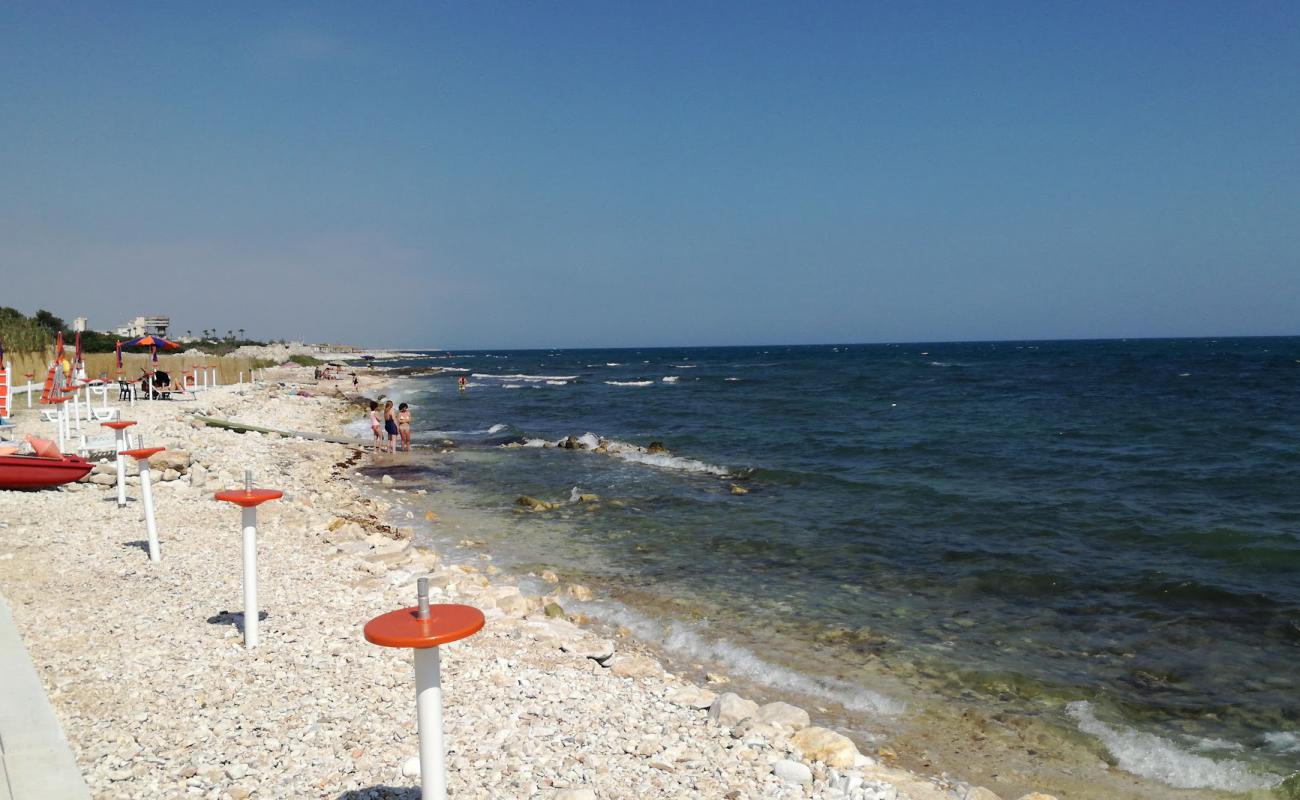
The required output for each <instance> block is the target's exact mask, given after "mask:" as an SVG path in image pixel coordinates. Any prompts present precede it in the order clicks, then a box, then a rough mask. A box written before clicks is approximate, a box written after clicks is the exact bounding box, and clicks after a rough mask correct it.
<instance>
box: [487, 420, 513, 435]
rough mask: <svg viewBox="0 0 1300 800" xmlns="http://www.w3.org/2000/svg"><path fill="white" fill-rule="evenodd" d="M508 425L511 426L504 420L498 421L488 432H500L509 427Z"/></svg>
mask: <svg viewBox="0 0 1300 800" xmlns="http://www.w3.org/2000/svg"><path fill="white" fill-rule="evenodd" d="M508 427H510V426H509V425H507V424H505V423H504V422H498V423H497V424H495V425H493V426H492V427H491V428H488V429H487V432H488V433H500V432H501V431H503V430H505V429H506V428H508Z"/></svg>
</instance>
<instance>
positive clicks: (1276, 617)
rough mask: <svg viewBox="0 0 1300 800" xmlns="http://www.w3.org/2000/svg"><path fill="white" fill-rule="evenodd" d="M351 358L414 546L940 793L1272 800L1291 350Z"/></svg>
mask: <svg viewBox="0 0 1300 800" xmlns="http://www.w3.org/2000/svg"><path fill="white" fill-rule="evenodd" d="M379 363H380V364H381V365H382V366H384V367H389V368H395V369H396V370H397V374H398V375H399V376H400V377H397V378H395V381H394V383H393V385H392V387H391V390H390V392H389V394H390V396H391V397H393V398H394V399H395V400H398V401H400V402H407V403H409V404H410V405H411V407H412V409H413V415H414V419H415V422H414V430H415V434H414V438H415V441H416V443H417V445H418V448H417V449H416V450H415V451H414V452H412V453H411V454H409V455H402V454H399V455H398V456H396V457H387V456H384V457H380V458H379V459H378V462H377V463H376V465H375V466H374V469H375V470H378V471H382V472H384V473H385V474H389V473H392V474H395V475H396V476H397V477H399V479H400V481H401V483H402V485H403V486H405V487H407V488H411V487H413V486H418V487H421V488H425V489H426V491H428V492H429V494H428V495H427V498H428V503H429V504H430V505H429V508H430V509H431V510H433V511H435V513H434V514H433V515H421V516H417V517H416V521H417V523H418V524H419V525H420V536H422V537H424V538H426V539H428V540H430V541H431V542H433V543H436V544H438V545H440V546H442V547H445V548H450V549H451V551H453V552H455V553H459V554H460V557H463V558H465V559H467V560H468V559H471V558H474V557H475V555H476V553H478V552H487V553H490V554H491V557H492V558H493V563H495V564H497V565H498V566H499V567H501V568H503V569H507V570H512V571H514V572H515V573H516V574H518V575H521V576H525V578H526V579H531V578H528V576H535V575H539V574H540V573H541V572H542V571H543V570H553V571H555V572H556V573H558V574H559V575H560V576H562V578H563V579H564V580H565V581H566V582H580V583H584V584H587V585H589V586H591V587H593V588H594V589H596V591H597V594H598V596H599V597H600V598H601V599H599V600H597V601H593V602H592V603H586V604H583V603H576V602H575V601H568V600H566V601H565V606H566V610H568V611H575V610H578V611H581V612H582V613H587V614H589V615H590V616H591V617H592V618H593V619H594V620H596V621H597V622H598V623H600V624H604V625H607V626H609V627H610V628H611V629H618V630H619V631H620V632H621V633H628V632H630V633H631V634H632V635H635V636H637V637H639V638H641V639H643V640H645V641H647V642H649V643H651V644H652V645H653V646H655V647H657V648H659V649H660V650H661V652H662V653H663V655H664V657H665V659H668V660H669V662H670V664H671V665H672V666H673V667H674V668H675V669H676V671H678V672H680V673H682V674H686V675H688V676H690V677H693V678H696V679H698V680H700V681H701V682H703V681H704V680H705V677H704V676H705V674H706V673H710V672H711V673H716V674H718V675H725V676H727V677H728V678H729V679H730V680H732V681H734V682H736V685H738V686H742V685H743V686H746V687H752V691H754V692H757V693H758V694H759V695H760V696H765V697H768V698H777V697H786V698H788V697H794V698H796V699H799V700H801V701H802V702H804V704H805V705H807V706H808V707H809V708H810V709H812V710H813V711H814V717H815V718H817V717H819V718H821V719H823V720H829V721H830V722H833V723H834V724H835V725H836V726H837V727H839V728H841V729H845V730H848V731H850V732H851V733H852V735H853V736H854V738H855V739H857V740H858V741H859V744H860V746H861V747H862V749H863V750H864V752H868V753H871V754H873V755H877V757H880V758H884V759H885V760H887V761H889V762H891V763H892V762H894V761H897V763H900V764H901V765H904V766H909V767H913V768H920V769H922V770H923V771H925V770H926V769H928V770H929V771H931V772H934V773H938V772H944V773H946V774H950V775H955V776H959V777H962V778H964V779H969V780H971V781H972V782H979V781H981V780H983V781H986V782H990V781H991V782H992V784H993V785H995V786H996V785H999V784H998V783H997V782H998V781H1002V784H1000V785H1002V786H1004V787H1005V786H1008V785H1015V786H1020V785H1023V786H1025V787H1028V788H1038V789H1043V790H1048V789H1053V788H1055V789H1056V790H1057V791H1060V792H1062V793H1063V796H1068V797H1092V796H1096V797H1117V796H1130V795H1131V796H1149V797H1157V796H1168V797H1182V796H1187V797H1202V796H1204V797H1220V796H1227V797H1230V796H1237V795H1245V794H1247V793H1250V792H1252V791H1253V792H1256V794H1255V795H1252V796H1260V795H1259V794H1258V793H1259V792H1264V795H1263V796H1279V797H1280V796H1286V797H1291V796H1292V795H1291V794H1288V793H1286V792H1289V791H1292V790H1294V791H1297V792H1300V788H1297V787H1296V784H1298V783H1300V778H1294V777H1292V778H1291V779H1290V780H1289V781H1287V784H1286V785H1287V788H1286V789H1282V788H1278V787H1280V786H1281V785H1282V783H1283V781H1286V780H1287V779H1288V777H1289V776H1293V775H1294V773H1296V771H1297V769H1300V338H1224V339H1164V340H1106V341H998V342H965V343H963V342H959V343H938V342H934V343H916V344H840V345H818V346H760V347H696V348H642V349H584V350H512V351H465V352H455V353H448V352H441V351H437V352H428V353H412V354H407V355H405V356H403V357H402V358H400V359H395V360H387V361H382V362H379ZM459 378H464V381H465V384H466V385H465V387H464V388H463V389H462V388H459V386H458V384H459V380H458V379H459ZM570 437H573V438H572V439H570ZM566 442H567V443H568V444H569V445H570V446H568V447H566V446H564V445H565V444H566ZM521 495H526V496H529V497H534V498H537V499H540V500H543V501H545V502H548V503H554V504H555V505H556V507H555V508H553V509H551V510H548V511H542V512H532V511H527V510H525V509H524V508H523V507H522V506H520V505H518V504H517V503H516V500H517V498H519V497H520V496H521ZM582 495H595V498H591V497H587V498H582V497H581V496H582ZM545 588H548V587H545V586H541V587H540V588H539V591H540V590H541V589H545ZM712 688H715V689H718V690H725V689H724V688H723V687H720V686H713V687H712ZM726 688H730V687H726ZM981 764H983V765H985V766H984V767H981V766H980V765H981ZM999 770H1001V772H1002V773H1003V774H1000V775H999V774H997V773H998V772H999ZM1108 780H1109V781H1110V783H1109V784H1108V783H1107V781H1108ZM1017 781H1019V783H1016V782H1017ZM1121 784H1123V789H1124V791H1127V792H1130V794H1129V795H1126V794H1124V793H1123V792H1122V791H1120V789H1119V788H1116V787H1119V786H1120V785H1121ZM1107 786H1110V787H1111V788H1106V787H1107ZM1089 787H1092V788H1089ZM1096 787H1101V788H1096ZM1134 787H1136V788H1134ZM1143 787H1145V788H1143ZM1162 792H1163V794H1162ZM1273 792H1275V793H1276V795H1273V794H1272V793H1273ZM1011 796H1016V795H1011ZM1295 796H1300V794H1297V795H1295Z"/></svg>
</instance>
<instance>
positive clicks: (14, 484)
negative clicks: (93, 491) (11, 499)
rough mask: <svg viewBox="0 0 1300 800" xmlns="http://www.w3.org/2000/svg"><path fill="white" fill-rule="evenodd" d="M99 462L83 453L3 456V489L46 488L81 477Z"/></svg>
mask: <svg viewBox="0 0 1300 800" xmlns="http://www.w3.org/2000/svg"><path fill="white" fill-rule="evenodd" d="M94 468H95V465H94V464H92V463H90V462H89V461H87V460H86V459H84V458H81V457H79V456H63V457H62V458H44V457H42V456H0V489H44V488H45V487H46V486H61V485H63V484H65V483H72V482H73V481H79V480H81V479H82V478H83V477H84V476H85V475H86V473H88V472H90V471H91V470H92V469H94Z"/></svg>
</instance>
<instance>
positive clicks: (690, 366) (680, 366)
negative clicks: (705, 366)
mask: <svg viewBox="0 0 1300 800" xmlns="http://www.w3.org/2000/svg"><path fill="white" fill-rule="evenodd" d="M698 366H699V364H673V369H695V368H696V367H698Z"/></svg>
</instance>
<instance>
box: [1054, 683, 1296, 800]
mask: <svg viewBox="0 0 1300 800" xmlns="http://www.w3.org/2000/svg"><path fill="white" fill-rule="evenodd" d="M1065 713H1067V714H1068V715H1070V717H1071V718H1072V719H1074V721H1075V722H1076V723H1077V724H1078V726H1079V730H1081V731H1083V732H1084V733H1086V734H1089V735H1091V736H1095V737H1097V738H1098V739H1100V740H1101V743H1102V744H1104V745H1105V746H1106V749H1107V750H1109V751H1110V754H1111V755H1112V756H1114V757H1115V761H1116V762H1117V763H1118V764H1119V766H1120V768H1121V769H1124V770H1127V771H1129V772H1132V773H1133V774H1135V775H1141V776H1143V777H1146V778H1155V779H1156V780H1158V781H1162V782H1164V783H1167V784H1169V785H1170V786H1174V787H1176V788H1179V789H1220V790H1222V791H1225V792H1246V791H1250V790H1251V789H1263V788H1266V787H1269V786H1272V785H1274V784H1276V783H1278V782H1279V781H1280V780H1282V778H1281V777H1280V776H1278V775H1267V774H1262V773H1259V772H1255V771H1253V770H1252V769H1251V768H1250V767H1249V766H1248V765H1247V764H1244V763H1242V762H1240V761H1236V760H1234V759H1223V760H1222V761H1216V760H1214V759H1212V758H1207V757H1206V756H1199V755H1196V754H1194V753H1189V752H1187V751H1185V750H1182V749H1180V748H1179V747H1178V745H1176V744H1174V743H1173V742H1171V741H1169V740H1168V739H1165V738H1162V737H1160V736H1156V735H1154V734H1151V733H1143V732H1141V731H1136V730H1133V729H1131V728H1121V727H1115V726H1112V725H1107V724H1106V723H1104V722H1102V721H1101V720H1099V719H1097V715H1096V714H1094V713H1093V710H1092V704H1091V703H1089V702H1087V701H1086V700H1077V701H1075V702H1073V703H1070V704H1069V705H1067V706H1066V707H1065Z"/></svg>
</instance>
